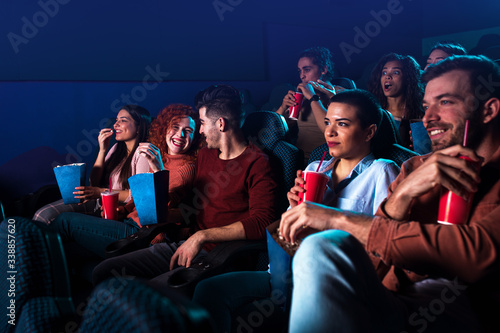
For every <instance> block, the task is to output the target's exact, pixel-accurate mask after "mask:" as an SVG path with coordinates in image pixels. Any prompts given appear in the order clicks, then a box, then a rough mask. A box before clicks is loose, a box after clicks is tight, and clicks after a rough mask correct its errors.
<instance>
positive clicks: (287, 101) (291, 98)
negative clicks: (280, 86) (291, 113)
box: [276, 90, 296, 115]
mask: <svg viewBox="0 0 500 333" xmlns="http://www.w3.org/2000/svg"><path fill="white" fill-rule="evenodd" d="M295 103H296V102H295V91H293V90H288V93H287V94H286V95H285V97H283V103H281V106H280V107H279V109H278V110H277V111H276V112H277V113H279V114H281V115H283V114H285V111H286V109H288V108H289V107H292V106H294V105H295Z"/></svg>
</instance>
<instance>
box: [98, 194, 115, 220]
mask: <svg viewBox="0 0 500 333" xmlns="http://www.w3.org/2000/svg"><path fill="white" fill-rule="evenodd" d="M101 200H102V209H103V211H104V218H105V219H108V220H116V219H117V218H118V215H117V211H116V210H117V209H118V192H108V191H104V192H102V193H101Z"/></svg>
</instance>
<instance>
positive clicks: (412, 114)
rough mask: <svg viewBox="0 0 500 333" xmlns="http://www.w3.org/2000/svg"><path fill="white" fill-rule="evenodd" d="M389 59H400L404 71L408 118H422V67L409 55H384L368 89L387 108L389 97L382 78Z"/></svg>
mask: <svg viewBox="0 0 500 333" xmlns="http://www.w3.org/2000/svg"><path fill="white" fill-rule="evenodd" d="M389 61H399V62H400V63H401V65H402V72H403V96H404V103H405V115H404V117H405V118H406V119H420V118H422V116H423V114H424V112H423V109H422V99H423V97H424V88H423V85H422V83H421V82H420V75H421V72H422V71H421V69H420V65H419V64H418V62H417V61H416V60H415V59H414V58H413V57H412V56H409V55H401V54H396V53H389V54H386V55H384V56H383V57H382V58H381V59H380V60H379V62H378V63H377V65H375V68H374V69H373V71H372V73H371V76H370V80H369V81H368V91H369V92H371V93H372V94H374V95H375V96H376V97H377V98H378V100H379V101H380V105H381V106H382V108H384V109H387V106H388V102H387V97H386V96H385V95H384V91H383V89H382V84H381V83H380V79H381V77H382V69H383V68H384V66H385V64H386V63H388V62H389Z"/></svg>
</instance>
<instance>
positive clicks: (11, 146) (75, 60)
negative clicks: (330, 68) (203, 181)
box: [0, 0, 500, 166]
mask: <svg viewBox="0 0 500 333" xmlns="http://www.w3.org/2000/svg"><path fill="white" fill-rule="evenodd" d="M216 6H217V8H218V9H216ZM389 10H391V11H392V12H393V13H392V14H391V13H390V11H389ZM388 13H389V15H387V14H388ZM499 14H500V2H499V1H496V0H476V1H453V2H452V1H441V0H440V1H429V0H400V1H395V0H389V1H367V0H348V1H345V0H342V1H338V0H309V1H282V0H275V1H263V0H253V1H252V0H218V1H213V0H207V1H185V0H183V1H180V0H179V1H172V0H164V1H160V0H141V1H131V0H124V1H110V0H107V1H106V0H99V1H97V0H86V1H83V0H41V1H34V0H33V1H28V0H1V1H0V114H1V119H2V125H3V126H2V130H1V131H0V133H1V134H0V141H1V143H2V154H0V166H1V165H2V164H4V163H6V162H8V161H9V160H11V159H12V158H14V157H16V156H18V155H20V154H22V153H26V152H28V151H29V150H31V149H34V148H36V147H40V146H48V147H51V148H53V149H55V150H56V151H57V152H58V153H60V154H68V153H71V154H73V155H74V156H73V157H72V158H70V159H68V160H67V161H64V160H60V161H54V162H57V163H61V164H63V163H67V162H76V161H83V162H87V163H89V164H90V165H92V163H93V159H94V153H95V148H96V145H97V141H96V137H97V133H98V131H99V129H100V128H101V127H102V126H103V122H104V121H105V120H106V119H108V118H112V117H115V116H116V112H117V111H118V108H119V105H122V104H127V103H128V102H132V103H135V104H140V105H142V106H144V107H146V108H147V109H149V111H150V112H151V113H152V114H153V115H156V114H157V113H158V112H159V111H160V110H161V108H162V107H164V106H166V105H168V104H170V103H187V104H192V102H193V97H194V95H195V93H196V92H197V91H199V90H201V89H203V88H205V87H207V86H208V85H210V84H213V83H229V84H231V85H234V86H235V87H237V88H240V89H246V90H247V92H248V93H249V96H250V102H251V103H252V104H254V105H255V106H256V108H257V109H260V108H261V106H262V105H263V104H265V103H266V102H267V101H268V99H269V95H270V92H271V90H272V88H273V87H275V86H276V85H278V84H280V83H292V84H297V83H298V82H299V78H298V75H297V71H296V64H297V60H298V59H297V57H298V54H299V53H300V52H301V51H302V50H303V49H305V48H308V47H312V46H318V45H321V46H326V47H328V48H329V49H330V50H331V51H332V52H333V54H334V58H335V63H336V71H337V75H339V76H346V77H349V78H351V79H353V80H355V81H356V83H357V84H358V86H359V87H364V85H365V83H366V79H367V75H368V74H369V72H370V71H371V68H372V66H373V65H374V64H375V63H376V62H377V60H378V59H379V58H380V57H381V56H382V55H383V54H385V53H388V52H398V53H402V54H410V55H412V56H414V57H415V58H416V59H417V61H419V63H421V64H423V63H424V62H425V60H424V59H425V57H424V56H423V55H424V54H425V55H426V54H427V52H428V49H429V47H430V45H432V43H433V42H434V41H435V40H442V39H453V40H455V41H458V42H460V43H462V44H463V45H464V46H465V47H466V48H468V49H472V48H474V47H476V45H477V44H478V42H479V40H480V38H481V36H482V35H485V34H487V33H498V32H500V23H498V17H499ZM376 17H378V18H379V20H378V21H377V19H376ZM367 29H368V30H367ZM370 29H371V30H370ZM359 31H363V32H364V33H365V34H366V35H365V36H364V37H363V36H361V35H360V34H359V33H358V32H359ZM342 45H343V46H344V48H345V47H346V45H348V46H349V47H351V48H355V51H352V50H353V49H351V51H352V52H351V53H350V54H348V55H346V53H345V50H344V51H343V50H342ZM154 71H159V72H160V75H159V76H158V75H157V76H156V79H155V78H154V76H151V74H150V72H154ZM166 73H168V74H166ZM147 75H150V76H147ZM145 78H146V79H147V80H145ZM157 80H161V81H162V82H160V83H158V82H157ZM127 96H128V97H127ZM127 99H128V101H126V100H127ZM32 163H33V164H34V165H36V163H37V161H36V160H33V161H32Z"/></svg>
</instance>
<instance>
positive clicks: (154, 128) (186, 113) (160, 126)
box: [149, 104, 202, 163]
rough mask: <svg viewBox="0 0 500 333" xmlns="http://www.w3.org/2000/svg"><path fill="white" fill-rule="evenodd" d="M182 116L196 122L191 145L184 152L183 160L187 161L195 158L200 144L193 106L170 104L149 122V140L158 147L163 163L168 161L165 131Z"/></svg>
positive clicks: (197, 118)
mask: <svg viewBox="0 0 500 333" xmlns="http://www.w3.org/2000/svg"><path fill="white" fill-rule="evenodd" d="M184 117H191V118H193V120H194V121H195V124H196V128H195V129H194V133H193V134H194V135H193V141H192V142H191V147H189V149H188V151H187V152H186V153H185V155H186V159H185V162H186V163H187V162H192V161H194V160H195V159H196V157H197V156H198V151H199V150H200V148H201V146H202V141H201V140H200V134H199V132H198V128H199V117H198V114H197V113H196V112H195V111H194V110H193V108H192V107H190V106H189V105H184V104H171V105H169V106H167V107H166V108H164V109H163V110H161V112H160V113H159V114H158V116H157V117H156V119H155V120H153V122H152V123H151V128H150V129H149V141H150V142H151V143H152V144H153V145H155V146H156V147H158V148H159V149H160V151H161V155H162V156H161V157H162V160H163V161H164V162H165V163H168V154H167V152H168V148H167V142H166V140H165V137H166V135H167V132H168V131H169V130H170V128H171V127H172V126H173V125H174V124H176V123H177V122H178V121H179V120H180V119H181V118H184Z"/></svg>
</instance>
